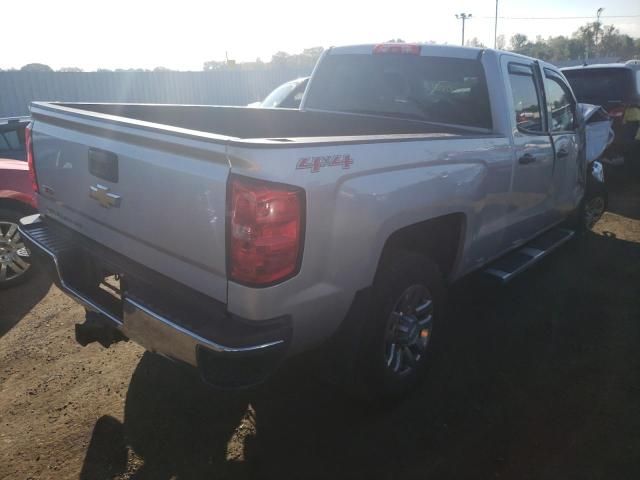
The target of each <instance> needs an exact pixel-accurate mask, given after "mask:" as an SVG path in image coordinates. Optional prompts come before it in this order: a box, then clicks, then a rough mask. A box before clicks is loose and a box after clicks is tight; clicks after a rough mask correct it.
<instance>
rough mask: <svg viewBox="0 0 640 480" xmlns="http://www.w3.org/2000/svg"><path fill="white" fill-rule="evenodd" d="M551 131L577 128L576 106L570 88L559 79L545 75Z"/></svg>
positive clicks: (565, 130) (568, 130)
mask: <svg viewBox="0 0 640 480" xmlns="http://www.w3.org/2000/svg"><path fill="white" fill-rule="evenodd" d="M544 89H545V93H546V95H547V115H548V116H549V131H551V132H570V131H573V130H574V129H575V107H574V103H573V98H572V97H571V93H570V92H569V89H568V88H567V87H566V86H565V85H564V84H563V83H561V82H560V81H559V80H557V79H555V78H553V77H549V76H545V79H544Z"/></svg>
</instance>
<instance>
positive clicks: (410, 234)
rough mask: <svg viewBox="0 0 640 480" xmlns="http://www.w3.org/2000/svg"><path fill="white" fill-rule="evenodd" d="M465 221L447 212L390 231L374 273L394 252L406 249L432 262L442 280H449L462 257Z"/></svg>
mask: <svg viewBox="0 0 640 480" xmlns="http://www.w3.org/2000/svg"><path fill="white" fill-rule="evenodd" d="M466 228H467V218H466V215H465V214H464V213H462V212H456V213H450V214H446V215H442V216H439V217H436V218H431V219H429V220H425V221H421V222H418V223H414V224H411V225H407V226H404V227H402V228H399V229H397V230H395V231H394V232H392V233H391V234H390V235H389V236H388V238H387V240H386V241H385V243H384V247H383V248H382V253H381V255H380V259H379V261H378V267H377V269H376V272H377V271H379V269H380V265H382V264H383V263H384V262H385V261H386V260H388V259H389V257H390V256H391V255H392V254H393V252H395V251H398V250H405V251H409V252H413V253H419V254H421V255H424V256H426V257H428V258H430V259H431V260H433V261H434V262H435V263H436V264H437V265H438V268H439V269H440V272H441V273H442V275H443V278H444V279H445V280H448V279H450V278H451V275H452V273H453V272H454V271H455V270H456V267H457V265H458V262H459V260H460V258H461V256H462V250H463V247H464V238H465V234H466Z"/></svg>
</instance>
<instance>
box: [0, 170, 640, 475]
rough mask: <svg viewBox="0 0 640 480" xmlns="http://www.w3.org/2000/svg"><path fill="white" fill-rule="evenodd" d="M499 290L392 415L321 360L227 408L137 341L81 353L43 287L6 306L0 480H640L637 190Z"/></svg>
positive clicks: (468, 290)
mask: <svg viewBox="0 0 640 480" xmlns="http://www.w3.org/2000/svg"><path fill="white" fill-rule="evenodd" d="M612 188H613V192H612V194H611V196H612V198H611V202H610V212H608V213H607V214H606V216H605V217H604V218H603V219H602V220H601V221H600V222H599V223H598V225H597V226H596V229H595V231H594V232H590V233H588V234H586V235H585V236H584V237H583V238H580V239H578V240H576V241H572V242H571V243H570V244H568V245H566V246H565V247H563V248H561V249H560V250H559V251H558V252H557V253H555V254H553V255H551V256H550V257H549V258H547V259H545V261H543V262H542V263H541V264H540V265H538V266H536V267H535V268H534V269H532V270H531V271H530V272H528V273H527V274H526V275H523V276H521V277H520V278H518V279H516V280H515V281H514V282H512V283H511V284H510V285H508V286H506V287H501V288H495V287H487V286H486V285H485V284H484V283H483V282H482V281H481V280H480V279H479V278H477V277H472V278H469V279H466V280H465V281H463V282H462V283H460V284H459V285H457V286H456V288H454V290H453V292H452V293H451V295H450V300H449V314H448V318H447V323H446V326H445V327H444V328H443V329H442V331H441V339H440V340H441V343H440V348H439V349H438V350H437V352H436V354H435V355H434V358H433V365H432V368H431V372H430V378H429V381H428V382H427V383H426V384H425V386H424V387H423V388H421V389H420V390H419V391H418V392H417V393H416V394H415V395H414V396H413V397H411V398H410V399H409V400H407V401H406V402H404V403H403V404H401V405H399V406H398V407H397V408H395V409H394V410H392V411H385V412H380V411H371V410H368V409H365V408H363V406H362V405H359V404H358V403H356V402H354V401H353V400H346V399H345V398H344V397H342V396H341V395H340V394H339V393H338V392H337V391H336V390H335V389H333V388H331V387H329V386H327V385H326V384H325V383H323V382H321V381H319V380H318V378H317V375H314V372H315V368H314V366H313V365H314V362H315V361H317V358H309V359H308V360H309V361H307V359H306V358H305V359H301V361H299V362H296V363H295V364H293V365H291V366H289V367H287V368H285V369H284V370H283V371H282V372H280V373H279V374H278V375H277V376H276V377H274V378H273V379H272V380H271V381H269V382H268V383H267V384H266V385H264V386H262V387H260V388H259V389H256V390H253V391H247V392H241V393H220V392H216V391H212V390H210V389H208V388H206V387H204V386H203V385H201V384H200V383H199V382H198V381H197V380H196V379H194V378H193V377H192V376H191V375H190V374H188V373H187V372H185V371H184V370H182V369H180V368H178V367H176V366H175V365H173V364H171V363H169V362H168V361H166V360H164V359H162V358H160V357H157V356H155V355H152V354H149V353H145V352H144V351H143V349H142V348H140V347H138V346H137V345H134V344H132V343H120V344H117V345H115V346H112V347H111V348H109V349H103V348H102V347H100V346H98V345H95V344H93V345H90V346H88V347H85V348H82V347H80V346H79V345H78V344H76V343H75V341H74V339H73V324H74V323H78V322H81V321H82V320H83V310H82V308H80V307H79V306H78V305H76V304H75V303H74V302H72V301H71V300H69V299H68V298H66V297H65V296H64V295H63V294H62V293H61V292H60V291H59V290H58V289H57V288H56V287H55V286H52V285H51V284H50V283H49V282H48V281H47V279H46V278H44V276H43V275H39V276H37V277H36V278H35V279H34V281H32V282H31V283H30V284H29V285H27V286H22V287H19V288H14V289H11V290H8V291H3V292H0V478H7V479H27V478H34V479H36V478H37V479H40V478H52V479H65V478H81V479H103V478H115V479H134V478H135V479H187V478H217V479H218V478H239V479H244V478H387V479H392V478H403V479H404V478H436V479H440V478H473V479H487V478H513V479H529V478H531V479H534V478H535V479H563V480H565V479H572V478H575V479H590V478H594V479H601V478H612V479H613V478H615V479H635V478H640V408H638V405H640V351H639V350H638V339H639V338H640V182H639V181H638V180H635V183H634V181H632V180H630V179H614V184H613V186H612Z"/></svg>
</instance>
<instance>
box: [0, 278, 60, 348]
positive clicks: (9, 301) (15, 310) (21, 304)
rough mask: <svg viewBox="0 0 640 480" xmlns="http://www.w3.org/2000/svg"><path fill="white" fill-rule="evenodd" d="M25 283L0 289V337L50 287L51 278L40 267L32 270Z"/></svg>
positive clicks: (42, 296)
mask: <svg viewBox="0 0 640 480" xmlns="http://www.w3.org/2000/svg"><path fill="white" fill-rule="evenodd" d="M34 273H35V274H34V276H33V277H32V278H30V279H29V281H27V282H26V283H23V284H22V285H18V286H15V287H12V288H8V289H6V290H0V338H1V337H3V336H4V334H5V333H7V332H8V331H9V330H11V329H12V328H13V327H14V326H15V325H16V324H17V323H18V322H19V321H20V320H22V318H23V317H24V316H25V315H26V314H27V313H28V312H29V311H30V310H31V309H32V308H33V307H34V306H35V305H36V304H37V303H39V302H40V300H42V299H43V298H44V296H45V295H46V294H47V292H48V291H49V289H50V288H51V279H50V276H49V275H47V274H46V273H45V272H44V271H42V269H39V270H38V271H36V272H34Z"/></svg>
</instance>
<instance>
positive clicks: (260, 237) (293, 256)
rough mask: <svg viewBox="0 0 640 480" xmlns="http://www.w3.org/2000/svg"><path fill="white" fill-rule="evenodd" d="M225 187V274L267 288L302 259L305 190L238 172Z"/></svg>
mask: <svg viewBox="0 0 640 480" xmlns="http://www.w3.org/2000/svg"><path fill="white" fill-rule="evenodd" d="M228 187H229V190H228V191H229V198H228V207H227V208H228V223H227V248H228V252H229V255H228V260H229V266H228V271H229V278H230V279H231V280H233V281H235V282H238V283H242V284H245V285H250V286H267V285H273V284H274V283H278V282H281V281H283V280H286V279H287V278H290V277H292V276H293V275H295V274H296V273H297V272H298V269H299V266H300V259H301V257H302V245H303V235H304V213H305V212H304V209H305V205H304V191H303V190H302V189H300V188H297V187H293V186H289V185H282V184H277V183H271V182H265V181H261V180H251V179H246V178H243V177H237V176H231V177H230V180H229V186H228Z"/></svg>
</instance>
